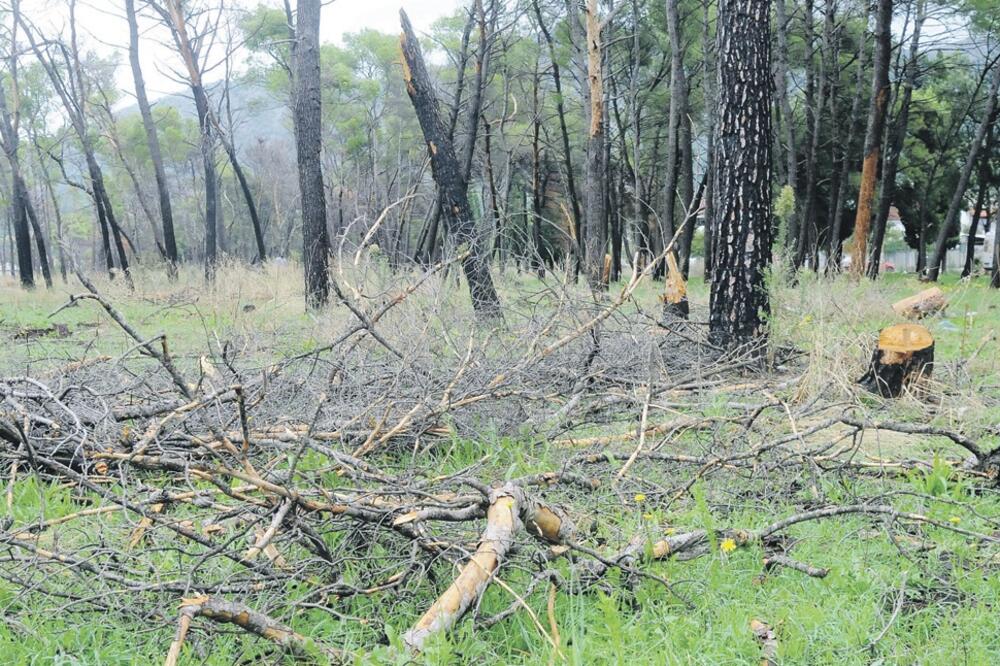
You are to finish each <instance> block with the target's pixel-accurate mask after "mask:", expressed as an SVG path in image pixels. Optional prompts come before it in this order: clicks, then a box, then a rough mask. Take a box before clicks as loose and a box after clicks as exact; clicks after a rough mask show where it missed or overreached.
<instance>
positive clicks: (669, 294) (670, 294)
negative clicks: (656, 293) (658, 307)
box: [660, 252, 690, 322]
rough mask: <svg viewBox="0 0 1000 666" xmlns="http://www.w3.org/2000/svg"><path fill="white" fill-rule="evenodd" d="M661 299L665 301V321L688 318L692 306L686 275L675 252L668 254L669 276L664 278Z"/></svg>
mask: <svg viewBox="0 0 1000 666" xmlns="http://www.w3.org/2000/svg"><path fill="white" fill-rule="evenodd" d="M660 301H661V302H662V303H663V321H664V322H670V321H672V320H676V319H687V318H688V313H689V311H690V308H689V305H688V298H687V283H685V282H684V275H683V274H682V273H681V270H680V268H679V267H678V266H677V257H676V256H675V255H674V253H673V252H670V253H668V254H667V276H666V279H665V280H664V285H663V294H662V295H661V296H660Z"/></svg>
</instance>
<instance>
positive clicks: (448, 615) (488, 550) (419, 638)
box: [403, 484, 543, 652]
mask: <svg viewBox="0 0 1000 666" xmlns="http://www.w3.org/2000/svg"><path fill="white" fill-rule="evenodd" d="M522 495H523V493H521V492H519V489H517V488H513V487H511V486H510V485H509V484H508V486H505V487H504V488H502V489H500V490H498V491H495V492H494V493H493V497H492V498H491V501H490V508H489V511H487V513H486V529H485V530H484V531H483V535H482V537H481V538H480V540H479V547H477V548H476V552H475V553H474V554H473V555H472V557H471V558H470V559H469V561H468V562H467V563H466V564H465V566H464V567H462V571H461V573H459V574H458V577H457V578H456V579H455V580H454V582H452V584H451V585H450V586H449V587H448V589H447V590H445V591H444V593H443V594H442V595H441V596H440V597H438V599H437V601H435V602H434V604H433V605H432V606H431V607H430V608H429V609H428V610H427V612H426V613H424V615H423V617H421V618H420V619H419V620H418V621H417V623H416V624H415V625H413V627H412V628H411V629H410V630H409V631H407V632H406V634H405V635H404V636H403V641H404V642H405V643H406V645H407V647H409V648H410V649H411V650H414V651H417V652H419V651H420V650H421V649H423V647H424V643H425V642H426V641H427V639H428V638H430V637H431V636H433V635H434V634H436V633H438V632H439V631H447V630H448V629H450V628H451V627H453V626H454V625H455V623H456V622H457V621H458V620H459V618H461V617H462V615H464V614H465V611H467V610H468V609H469V608H470V607H471V606H472V605H473V604H474V603H475V602H476V600H477V599H479V597H480V595H482V593H483V591H484V590H485V589H486V586H487V585H489V583H490V581H491V580H492V579H493V575H494V574H495V573H496V571H497V569H499V568H500V563H501V562H502V561H503V559H504V557H506V555H507V551H508V550H510V547H511V546H512V545H513V543H514V535H515V534H516V533H517V531H518V530H519V529H520V527H521V521H520V518H519V517H518V513H519V507H518V498H519V497H521V496H522ZM539 529H540V530H541V529H543V528H539Z"/></svg>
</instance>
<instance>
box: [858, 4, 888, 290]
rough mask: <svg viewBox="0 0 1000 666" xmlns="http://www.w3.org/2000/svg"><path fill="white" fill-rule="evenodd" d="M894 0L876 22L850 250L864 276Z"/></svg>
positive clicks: (885, 102)
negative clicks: (862, 155)
mask: <svg viewBox="0 0 1000 666" xmlns="http://www.w3.org/2000/svg"><path fill="white" fill-rule="evenodd" d="M891 28H892V0H878V15H877V18H876V24H875V55H874V57H873V58H872V64H873V65H874V72H873V74H872V100H871V105H870V106H869V108H868V128H867V130H866V131H865V153H864V155H865V158H864V162H863V163H862V167H861V188H860V190H859V192H858V209H857V213H856V214H855V217H854V245H853V247H852V250H851V273H852V274H853V275H854V276H855V277H861V275H863V274H864V270H865V260H866V259H867V258H868V231H869V228H870V226H871V218H872V200H873V199H874V198H875V180H876V176H877V172H878V166H879V153H880V152H881V150H880V149H881V147H882V130H883V128H884V127H885V115H886V107H887V106H888V104H889V58H890V55H891V51H892V30H891Z"/></svg>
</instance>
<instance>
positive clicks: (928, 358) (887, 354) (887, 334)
mask: <svg viewBox="0 0 1000 666" xmlns="http://www.w3.org/2000/svg"><path fill="white" fill-rule="evenodd" d="M933 369H934V337H933V336H932V335H931V332H930V331H928V330H927V329H926V328H925V327H923V326H921V325H920V324H896V325H895V326H890V327H888V328H884V329H882V330H881V331H880V332H879V336H878V346H877V347H876V348H875V351H874V353H873V354H872V360H871V362H870V363H869V365H868V372H867V373H865V375H864V377H862V378H861V379H859V380H858V383H859V384H861V385H862V386H864V387H865V388H866V389H868V390H869V391H871V392H872V393H878V394H879V395H881V396H882V397H884V398H896V397H898V396H899V395H901V394H902V393H903V390H904V389H905V388H906V387H907V386H910V385H911V384H913V383H914V382H917V381H919V380H920V379H921V378H922V377H928V376H930V374H931V371H932V370H933Z"/></svg>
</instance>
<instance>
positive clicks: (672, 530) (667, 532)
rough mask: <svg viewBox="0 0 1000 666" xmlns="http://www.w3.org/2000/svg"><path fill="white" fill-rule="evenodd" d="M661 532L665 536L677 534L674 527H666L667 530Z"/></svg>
mask: <svg viewBox="0 0 1000 666" xmlns="http://www.w3.org/2000/svg"><path fill="white" fill-rule="evenodd" d="M663 532H664V534H666V535H667V536H670V535H671V534H674V533H676V532H677V528H676V527H668V528H667V529H665V530H663Z"/></svg>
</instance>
